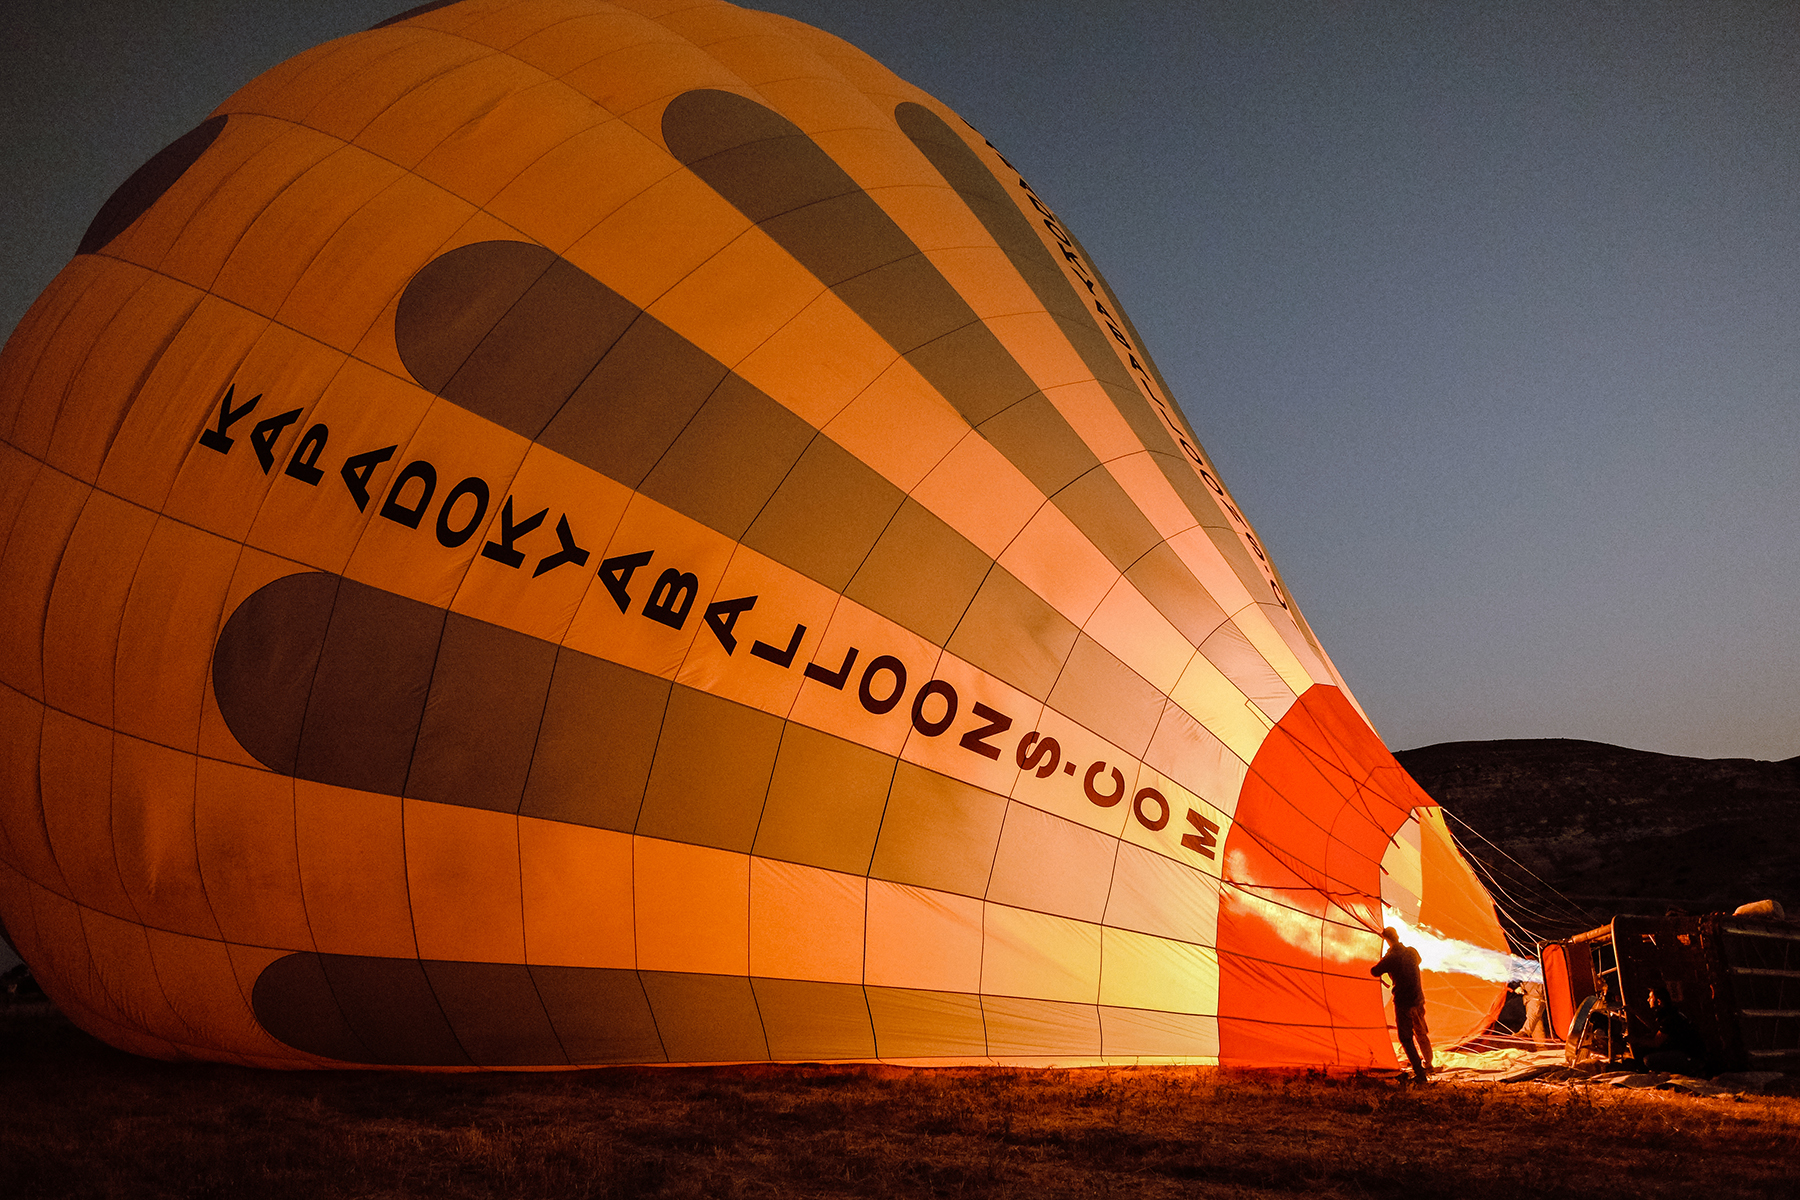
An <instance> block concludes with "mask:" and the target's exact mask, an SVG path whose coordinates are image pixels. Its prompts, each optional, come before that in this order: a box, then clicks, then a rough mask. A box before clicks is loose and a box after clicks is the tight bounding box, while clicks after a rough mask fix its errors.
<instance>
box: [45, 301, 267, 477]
mask: <svg viewBox="0 0 1800 1200" xmlns="http://www.w3.org/2000/svg"><path fill="white" fill-rule="evenodd" d="M151 293H156V294H158V299H159V301H160V303H159V306H158V308H159V311H157V312H156V313H153V314H152V313H146V314H145V325H146V328H145V330H144V332H143V339H142V341H141V342H140V345H139V346H137V347H135V348H134V349H133V351H132V352H130V354H129V356H127V357H124V358H123V361H124V362H127V363H130V364H132V366H133V367H136V368H138V369H137V370H135V371H130V372H126V373H127V374H130V375H131V376H132V382H133V383H134V384H136V385H137V387H136V394H135V395H133V396H126V397H121V398H120V399H121V402H125V401H129V403H130V405H131V407H130V409H129V410H128V411H125V412H123V413H122V414H121V415H122V416H123V421H122V422H120V423H118V424H115V425H113V426H111V427H109V428H108V429H106V430H105V431H104V435H103V436H104V438H105V439H107V440H106V441H104V442H101V441H100V438H101V436H102V434H101V431H100V430H98V429H96V430H94V431H93V434H94V436H95V440H96V442H97V443H99V444H97V445H96V446H95V450H96V451H98V452H103V453H105V455H106V460H105V463H104V465H102V464H101V463H100V461H99V459H98V457H97V456H96V457H95V458H94V460H93V462H94V466H95V467H96V468H98V473H99V480H100V486H101V487H102V488H104V489H106V490H107V491H109V492H112V493H113V494H114V495H117V496H121V497H123V498H124V499H126V500H131V501H134V502H136V503H138V504H142V505H144V506H145V507H146V508H151V509H160V508H161V507H162V506H163V504H164V503H165V502H166V501H167V499H168V496H169V491H170V489H171V488H173V487H174V485H175V480H176V479H177V478H178V472H179V470H180V467H181V463H182V460H183V459H184V458H185V457H187V456H188V455H189V454H194V453H205V454H207V455H209V456H210V455H212V454H213V453H214V452H213V451H210V450H205V451H201V450H197V449H196V445H195V442H196V439H197V438H198V436H199V432H200V429H201V428H203V427H204V424H205V422H206V421H207V419H208V418H209V417H211V416H212V415H213V414H212V413H210V412H206V411H205V408H210V407H211V404H210V403H209V401H214V400H215V398H217V397H220V396H222V394H223V393H224V390H225V386H226V385H227V383H228V382H229V377H228V376H226V377H223V378H222V377H221V376H222V375H223V374H224V372H226V371H229V370H230V364H232V363H235V362H238V361H241V360H242V359H243V358H244V356H245V355H246V354H248V353H250V352H251V348H252V347H254V346H255V345H256V344H257V341H258V339H259V338H261V337H262V335H263V332H264V331H265V330H266V329H267V328H268V322H267V321H266V320H264V319H263V318H261V317H258V316H255V315H254V314H251V313H247V312H245V311H244V310H242V309H241V308H238V307H237V306H236V305H232V304H227V303H226V302H224V301H222V300H217V299H214V298H212V297H210V296H209V297H204V298H202V297H201V296H200V294H199V293H198V292H195V291H193V290H192V289H191V288H189V287H187V285H185V284H178V283H172V282H170V281H168V280H158V281H156V282H155V283H153V284H151V285H149V286H147V287H145V289H144V292H143V293H141V295H145V296H148V295H150V294H151ZM178 330H179V331H178ZM151 339H157V340H156V341H155V342H154V346H155V349H156V350H160V353H156V352H155V350H153V349H152V348H151V346H150V342H151ZM115 351H116V352H119V353H121V354H124V353H125V351H124V348H123V347H116V348H115ZM152 363H154V368H153V369H151V364H152ZM139 364H143V365H142V366H141V367H140V366H139ZM243 399H245V398H239V400H238V403H242V402H243ZM114 430H116V431H117V436H114ZM245 432H246V433H248V432H249V431H248V430H245ZM59 434H60V429H59ZM240 457H241V458H251V457H253V454H252V451H251V450H250V447H249V446H248V445H245V446H244V447H243V449H242V451H241V452H240Z"/></svg>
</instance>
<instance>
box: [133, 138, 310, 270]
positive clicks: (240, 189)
mask: <svg viewBox="0 0 1800 1200" xmlns="http://www.w3.org/2000/svg"><path fill="white" fill-rule="evenodd" d="M292 134H293V126H292V125H290V124H288V123H287V122H286V121H271V120H269V119H268V118H267V117H261V116H249V115H239V116H233V117H232V118H231V119H230V120H229V121H228V122H227V123H226V126H225V128H224V130H222V131H221V132H220V134H219V136H218V140H217V141H215V142H214V143H213V144H212V146H211V147H210V148H208V150H207V152H206V153H205V154H203V155H201V156H200V160H199V161H198V162H196V163H194V164H193V165H192V166H191V167H189V168H188V169H187V170H186V171H184V172H183V173H182V176H181V178H180V179H177V180H176V181H175V183H174V185H173V186H171V187H170V188H169V190H168V191H167V192H165V193H164V194H163V195H162V197H161V198H160V199H159V200H158V201H157V202H156V204H155V205H153V206H152V207H151V209H150V211H149V212H147V213H144V214H143V215H142V216H140V217H138V219H137V220H135V221H133V222H132V223H131V226H130V227H129V228H128V229H126V230H125V232H123V233H121V234H120V235H119V236H118V237H116V238H114V239H113V240H112V241H111V242H109V243H107V245H106V247H105V250H104V254H105V257H106V258H109V259H123V260H124V261H126V262H131V263H137V264H140V265H142V266H146V267H152V268H155V269H156V270H158V271H162V272H164V273H170V272H172V271H177V270H179V269H180V268H179V260H172V259H171V258H170V256H169V255H170V251H171V250H172V249H173V248H174V247H175V246H176V244H177V243H178V242H179V241H180V240H181V239H182V238H183V237H184V236H188V225H189V224H190V223H191V222H192V221H193V220H194V219H195V218H196V216H197V215H199V214H200V213H202V212H203V211H205V212H209V213H211V214H212V215H215V216H216V215H219V212H220V210H216V209H209V208H208V206H209V205H211V204H213V203H214V202H215V200H216V198H217V193H218V192H219V191H220V189H221V188H227V189H234V190H233V192H232V194H233V195H236V196H237V197H238V198H239V199H240V200H242V201H245V202H247V203H249V204H251V207H250V208H249V209H248V210H247V211H246V210H244V209H242V208H239V209H235V210H233V211H232V215H231V220H232V221H233V222H234V226H233V227H234V228H235V229H238V230H240V231H241V230H242V228H243V224H244V222H246V221H249V220H251V219H253V218H254V217H255V216H256V213H257V212H258V211H259V210H260V208H261V203H262V201H265V200H266V199H267V197H268V195H269V192H267V191H264V192H261V193H260V196H261V200H259V199H257V197H258V195H259V193H257V192H256V191H255V187H254V184H253V183H250V182H249V181H247V180H245V179H243V178H241V177H240V176H241V173H242V172H243V171H244V169H245V168H246V166H247V165H249V167H250V170H251V171H252V173H253V174H254V172H255V171H256V170H257V168H258V166H260V165H262V164H266V163H267V162H269V161H271V160H270V159H268V158H264V157H261V156H262V155H264V154H265V152H267V151H268V150H269V148H270V147H271V145H273V144H274V143H276V142H278V141H281V140H283V139H287V138H290V137H291V136H292ZM297 144H300V145H311V146H313V147H314V148H315V150H316V153H315V154H314V155H313V157H312V158H308V159H306V160H305V162H306V163H310V162H312V161H316V159H317V158H321V157H323V156H324V155H325V154H326V153H328V152H329V150H330V148H331V147H330V144H329V143H325V142H319V141H317V140H316V139H315V138H313V136H312V135H310V134H308V135H305V136H304V138H303V139H302V142H301V143H297ZM289 149H290V150H291V149H292V145H290V146H289ZM280 153H284V152H280V151H278V152H277V154H280ZM247 185H248V186H247ZM226 249H227V250H229V247H226ZM209 262H210V264H211V265H210V266H208V267H207V268H206V278H192V279H189V280H188V282H189V283H195V284H199V285H202V286H204V285H205V283H206V280H207V278H210V277H211V272H212V269H213V268H216V266H217V263H216V261H211V260H209Z"/></svg>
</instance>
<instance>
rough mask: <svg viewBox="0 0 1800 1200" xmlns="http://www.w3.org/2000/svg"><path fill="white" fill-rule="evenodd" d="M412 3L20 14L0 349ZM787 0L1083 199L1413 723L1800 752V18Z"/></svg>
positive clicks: (1302, 596)
mask: <svg viewBox="0 0 1800 1200" xmlns="http://www.w3.org/2000/svg"><path fill="white" fill-rule="evenodd" d="M402 6H403V5H402V4H399V3H395V4H380V3H376V4H370V3H366V2H357V0H320V2H314V3H309V4H307V5H304V6H300V5H292V4H288V3H274V2H262V3H256V2H251V0H212V2H211V3H206V2H202V0H194V2H189V3H183V4H180V5H157V4H151V3H148V2H147V0H111V2H108V3H97V2H79V0H71V2H70V3H67V4H63V5H32V6H27V8H28V11H26V12H24V13H20V14H15V15H14V16H12V17H11V18H10V20H9V26H8V37H7V38H6V39H5V40H4V41H3V42H0V80H3V81H4V82H0V153H3V154H4V160H3V161H5V163H6V164H7V170H6V172H4V174H3V175H0V198H3V199H4V204H5V208H4V211H5V212H6V213H7V217H8V219H7V221H6V222H5V223H4V226H3V227H0V330H10V328H11V327H12V325H13V324H14V323H15V322H16V321H17V319H18V317H19V316H20V315H21V314H22V313H23V312H24V310H25V308H26V306H27V305H28V304H29V303H30V301H31V299H32V298H33V297H34V296H35V295H36V294H37V292H38V291H39V290H41V289H42V288H43V286H44V285H45V284H47V283H48V282H49V280H50V279H51V277H52V276H53V275H54V274H55V273H56V272H57V271H58V270H59V269H60V268H61V266H62V265H63V263H65V262H66V261H67V258H68V256H69V255H70V254H71V253H72V252H73V249H74V246H75V244H76V242H77V241H78V240H79V238H80V236H81V232H82V230H83V229H84V228H85V227H86V225H87V223H88V221H89V219H90V218H91V217H92V215H93V213H94V211H95V210H96V209H97V208H98V207H99V205H100V203H101V202H102V201H103V200H104V199H105V198H106V196H107V195H108V194H109V193H110V192H111V190H112V189H113V188H114V187H115V186H116V185H117V184H118V183H119V182H121V181H122V180H123V179H124V178H125V177H126V176H127V175H128V174H130V172H131V171H132V170H133V169H135V167H136V166H137V165H138V164H139V163H140V162H141V161H143V160H144V159H145V158H147V157H148V156H149V155H150V154H152V153H153V152H154V151H155V150H157V149H158V148H160V147H161V146H162V145H164V144H165V143H167V142H168V141H170V140H172V139H173V138H175V137H176V136H178V135H179V134H180V133H182V132H184V131H185V130H187V129H188V128H190V127H192V126H193V125H194V124H196V123H197V122H198V121H199V120H200V119H201V118H202V117H203V116H204V115H205V113H206V112H207V111H208V110H209V109H210V108H211V107H212V106H213V105H214V104H215V103H217V102H218V101H219V100H220V99H222V98H223V97H224V96H225V95H227V94H228V93H229V92H231V91H232V90H233V89H235V88H236V87H238V86H239V85H241V84H242V83H243V82H245V81H246V80H248V79H249V78H251V77H252V76H253V75H255V74H256V73H257V72H258V71H260V70H263V69H265V68H266V67H268V66H271V65H273V64H274V63H276V62H278V61H280V60H281V59H283V58H285V57H287V56H289V55H291V54H293V53H295V52H297V51H299V50H301V49H303V48H305V47H306V46H308V45H311V44H313V43H315V42H318V41H322V40H324V39H326V38H329V37H332V36H337V35H339V34H343V33H348V32H352V31H354V30H357V29H360V28H363V27H365V26H367V25H369V24H371V23H373V22H374V21H375V20H378V19H381V18H382V17H385V16H388V15H392V13H393V11H395V10H396V9H398V8H400V7H402ZM766 6H767V7H770V8H773V9H775V10H777V11H780V12H784V13H787V14H789V15H791V16H795V17H798V18H800V19H802V20H806V21H808V22H810V23H813V24H816V25H819V26H821V27H823V28H826V29H829V30H831V31H832V32H834V33H837V34H840V35H841V36H844V37H846V38H848V39H849V40H850V41H852V42H854V43H856V44H858V45H860V46H861V47H862V48H863V49H865V50H867V51H869V52H870V53H872V54H873V55H874V56H875V57H877V58H878V59H881V60H882V61H883V62H885V63H887V64H888V65H889V66H891V67H893V68H894V69H895V70H896V71H898V72H899V73H900V74H901V75H903V76H905V77H907V78H908V79H910V80H912V81H913V82H915V83H917V84H919V85H920V86H922V87H924V88H926V89H927V90H928V91H931V92H933V93H934V94H935V95H937V96H938V97H939V98H941V99H942V100H944V101H945V102H946V103H948V104H949V105H951V106H952V107H953V108H955V109H956V110H957V111H959V112H960V113H961V114H962V115H963V116H964V117H966V118H967V119H968V120H969V121H971V122H972V123H973V124H975V125H976V126H977V127H979V128H980V129H981V130H982V131H983V132H984V133H985V134H986V135H987V136H988V137H989V138H990V139H991V140H992V141H993V142H994V143H995V144H996V145H998V146H999V147H1000V148H1001V149H1002V150H1003V151H1004V152H1005V153H1006V154H1007V156H1008V157H1009V158H1010V159H1011V160H1012V161H1013V162H1014V163H1016V164H1017V165H1018V166H1019V167H1020V169H1021V170H1022V171H1024V172H1025V174H1026V176H1027V178H1029V179H1030V181H1031V183H1032V185H1033V187H1034V188H1035V189H1036V190H1037V192H1038V193H1039V194H1040V195H1041V196H1043V197H1044V198H1045V199H1046V200H1048V201H1049V202H1050V203H1051V204H1052V205H1053V206H1055V207H1056V208H1057V209H1058V211H1059V213H1060V214H1061V216H1062V217H1063V218H1064V220H1065V221H1066V223H1067V224H1068V225H1069V226H1070V227H1071V228H1073V229H1074V230H1075V232H1076V233H1077V234H1078V235H1079V236H1080V237H1081V238H1082V240H1083V242H1084V243H1085V244H1086V246H1087V248H1088V250H1089V251H1091V253H1092V254H1093V256H1094V258H1095V259H1096V260H1097V261H1098V262H1099V264H1100V265H1101V267H1102V269H1104V270H1105V271H1106V272H1107V275H1108V278H1109V280H1110V282H1111V283H1112V285H1113V288H1114V290H1115V291H1116V292H1117V293H1118V294H1119V296H1120V298H1121V299H1122V300H1123V301H1124V303H1125V306H1126V308H1127V309H1128V311H1129V312H1130V313H1131V316H1132V318H1133V320H1134V321H1135V323H1136V324H1137V327H1138V329H1139V331H1140V332H1141V333H1142V334H1143V336H1144V338H1145V340H1146V341H1147V342H1148V344H1149V346H1150V348H1151V351H1152V353H1153V354H1154V355H1155V356H1156V358H1157V360H1158V362H1159V364H1160V365H1161V367H1162V369H1163V372H1164V373H1165V375H1167V376H1168V378H1169V381H1170V383H1171V385H1172V387H1173V390H1174V392H1175V394H1176V396H1177V397H1178V399H1179V400H1180V401H1181V403H1182V405H1183V407H1184V408H1185V409H1186V411H1187V413H1188V414H1189V416H1190V418H1191V419H1192V422H1193V424H1194V426H1195V428H1196V429H1197V430H1198V431H1199V433H1200V436H1201V438H1202V440H1203V441H1204V442H1205V444H1206V446H1207V449H1208V450H1209V451H1210V452H1211V454H1212V455H1213V456H1214V458H1215V459H1216V460H1217V461H1218V463H1219V464H1220V468H1221V470H1222V472H1223V474H1224V477H1225V481H1226V483H1227V484H1228V485H1229V486H1230V487H1231V488H1232V490H1233V491H1234V493H1235V494H1236V496H1237V498H1238V500H1239V501H1240V503H1241V505H1242V507H1243V509H1244V511H1245V512H1246V513H1247V514H1248V515H1249V517H1250V519H1251V520H1252V521H1253V522H1254V523H1255V524H1256V525H1257V527H1258V529H1259V532H1260V533H1261V534H1262V536H1263V540H1264V541H1265V542H1266V543H1267V544H1268V545H1269V547H1270V548H1271V550H1272V551H1273V553H1274V556H1275V558H1276V561H1277V563H1278V564H1279V565H1280V567H1281V569H1282V571H1283V573H1284V574H1285V576H1286V578H1287V581H1288V583H1289V585H1290V587H1291V589H1292V591H1293V593H1294V595H1295V596H1296V598H1297V599H1298V601H1299V603H1300V605H1301V607H1302V609H1303V610H1304V611H1305V612H1306V614H1307V616H1308V618H1309V619H1310V621H1311V622H1312V624H1313V626H1314V628H1315V629H1316V630H1317V632H1318V633H1319V636H1320V638H1321V640H1322V641H1323V642H1324V643H1325V646H1326V648H1327V650H1328V651H1329V652H1330V653H1331V654H1332V656H1333V657H1334V659H1335V660H1336V662H1337V664H1338V666H1339V668H1340V669H1341V670H1342V671H1343V673H1344V674H1345V676H1346V678H1347V679H1348V680H1349V683H1350V685H1351V687H1352V689H1353V690H1354V691H1355V692H1356V694H1357V696H1358V697H1359V699H1360V700H1361V701H1362V703H1363V704H1364V706H1365V707H1366V708H1367V709H1368V711H1369V713H1370V715H1371V717H1372V718H1373V719H1374V721H1375V724H1376V727H1377V729H1378V730H1380V732H1381V733H1382V734H1383V736H1384V737H1385V738H1386V740H1387V741H1388V744H1389V745H1390V746H1392V747H1394V748H1396V749H1400V748H1407V747H1413V746H1420V745H1425V744H1429V743H1434V742H1442V741H1453V740H1463V739H1488V738H1515V737H1574V738H1590V739H1594V740H1598V741H1606V742H1613V743H1618V744H1622V745H1627V746H1632V747H1637V748H1640V749H1646V750H1656V751H1662V752H1665V753H1671V754H1687V755H1699V756H1705V757H1728V756H1740V757H1756V758H1767V759H1775V758H1787V757H1791V756H1794V755H1796V754H1800V720H1797V719H1796V716H1795V713H1796V712H1797V711H1800V683H1797V682H1796V677H1797V676H1800V633H1797V632H1796V631H1797V630H1800V532H1797V530H1800V324H1797V323H1796V321H1795V313H1796V312H1797V311H1800V304H1797V303H1796V301H1797V300H1800V295H1797V293H1800V204H1796V201H1795V197H1800V136H1797V135H1800V129H1796V125H1797V124H1800V98H1797V97H1800V92H1797V91H1796V89H1795V87H1794V80H1795V79H1796V78H1800V70H1797V68H1800V61H1797V60H1800V7H1796V6H1792V5H1785V4H1734V3H1729V2H1719V3H1704V4H1701V3H1689V4H1681V3H1676V4H1648V3H1646V4H1596V3H1581V2H1573V3H1571V2H1567V0H1564V2H1559V3H1515V4H1504V3H1502V4H1495V3H1485V4H1455V3H1432V4H1408V3H1403V2H1399V0H1395V2H1389V3H1383V4H1379V5H1362V4H1357V5H1352V4H1344V3H1274V2H1265V3H1239V4H1208V3H1194V2H1180V3H1176V2H1165V3H1134V2H1130V0H1114V2H1113V3H1109V4H1106V5H1075V4H1063V3H1049V2H1046V3H1006V2H994V3H986V4H969V3H967V2H966V0H965V2H962V3H948V2H939V0H908V2H906V3H887V2H884V0H857V2H855V3H851V2H849V0H836V2H826V0H771V2H770V3H768V4H767V5H766Z"/></svg>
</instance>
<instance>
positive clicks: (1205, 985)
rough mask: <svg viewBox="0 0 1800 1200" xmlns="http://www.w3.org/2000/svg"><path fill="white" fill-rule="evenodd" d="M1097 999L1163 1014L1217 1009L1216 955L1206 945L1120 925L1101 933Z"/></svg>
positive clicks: (1217, 962)
mask: <svg viewBox="0 0 1800 1200" xmlns="http://www.w3.org/2000/svg"><path fill="white" fill-rule="evenodd" d="M1101 941H1102V968H1101V972H1100V1003H1102V1004H1112V1005H1118V1006H1120V1007H1123V1008H1151V1009H1161V1010H1164V1011H1167V1012H1185V1013H1216V1012H1217V1011H1218V1009H1219V956H1218V952H1217V951H1215V950H1213V949H1212V948H1211V947H1210V946H1195V945H1191V944H1189V943H1187V942H1174V941H1169V940H1168V939H1166V938H1159V937H1151V936H1150V935H1148V934H1143V933H1133V932H1131V931H1129V930H1124V929H1106V930H1103V931H1102V933H1101Z"/></svg>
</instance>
